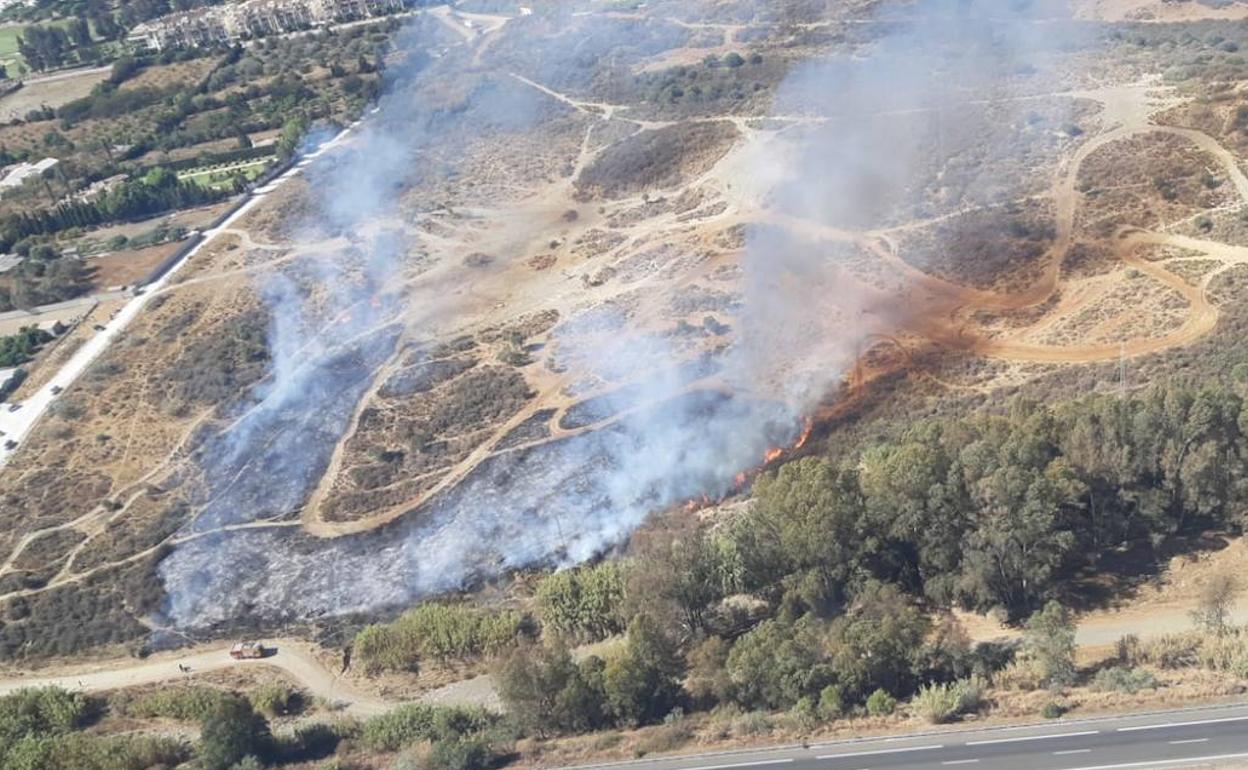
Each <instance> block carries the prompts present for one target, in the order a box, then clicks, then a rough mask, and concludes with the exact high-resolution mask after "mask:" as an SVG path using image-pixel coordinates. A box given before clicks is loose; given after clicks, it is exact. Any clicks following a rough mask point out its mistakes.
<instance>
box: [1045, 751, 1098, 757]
mask: <svg viewBox="0 0 1248 770" xmlns="http://www.w3.org/2000/svg"><path fill="white" fill-rule="evenodd" d="M1091 753H1092V749H1066V750H1065V751H1055V752H1053V756H1055V757H1064V756H1066V755H1067V754H1091Z"/></svg>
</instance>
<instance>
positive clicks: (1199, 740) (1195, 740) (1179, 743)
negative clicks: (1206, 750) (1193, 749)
mask: <svg viewBox="0 0 1248 770" xmlns="http://www.w3.org/2000/svg"><path fill="white" fill-rule="evenodd" d="M1208 742H1209V739H1208V738H1188V739H1187V740H1185V741H1170V745H1171V746H1182V745H1183V744H1185V743H1208Z"/></svg>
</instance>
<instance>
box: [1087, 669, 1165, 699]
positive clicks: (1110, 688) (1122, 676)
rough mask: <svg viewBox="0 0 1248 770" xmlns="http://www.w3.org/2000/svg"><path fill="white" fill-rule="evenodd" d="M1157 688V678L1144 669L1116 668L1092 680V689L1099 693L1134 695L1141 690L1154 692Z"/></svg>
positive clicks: (1103, 670) (1102, 671)
mask: <svg viewBox="0 0 1248 770" xmlns="http://www.w3.org/2000/svg"><path fill="white" fill-rule="evenodd" d="M1156 687H1157V677H1155V676H1153V675H1152V674H1151V673H1150V672H1149V671H1147V670H1145V669H1142V668H1130V667H1127V666H1114V667H1112V668H1104V669H1101V670H1100V671H1098V672H1096V676H1095V677H1094V678H1093V680H1092V689H1093V690H1096V691H1097V692H1125V693H1130V694H1132V695H1134V694H1135V693H1137V692H1139V691H1140V690H1153V689H1156Z"/></svg>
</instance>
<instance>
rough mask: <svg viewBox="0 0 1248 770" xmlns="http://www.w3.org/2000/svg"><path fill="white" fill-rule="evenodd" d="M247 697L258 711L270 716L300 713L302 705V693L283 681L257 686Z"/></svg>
mask: <svg viewBox="0 0 1248 770" xmlns="http://www.w3.org/2000/svg"><path fill="white" fill-rule="evenodd" d="M247 699H248V700H250V701H251V706H252V708H254V709H255V710H256V711H259V712H260V713H261V714H264V715H265V716H268V717H276V716H283V715H286V714H295V713H298V712H299V710H300V707H301V706H302V702H303V697H302V694H301V693H300V692H299V691H298V690H296V689H293V688H291V687H289V686H287V685H285V684H282V683H281V682H270V683H268V684H265V685H261V686H260V687H257V688H256V689H255V690H252V691H251V693H250V694H248V696H247Z"/></svg>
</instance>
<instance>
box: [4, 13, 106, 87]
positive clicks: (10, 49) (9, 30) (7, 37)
mask: <svg viewBox="0 0 1248 770" xmlns="http://www.w3.org/2000/svg"><path fill="white" fill-rule="evenodd" d="M68 24H69V20H68V19H58V20H56V21H45V22H40V25H41V26H53V27H64V26H66V25H68ZM30 26H32V25H30V24H20V23H9V24H0V64H4V65H6V66H9V67H11V66H12V65H14V64H25V62H24V61H22V55H21V54H20V53H18V50H17V39H18V38H19V37H21V34H22V31H23V30H25V29H26V28H27V27H30ZM91 36H92V37H93V38H94V39H95V40H96V41H97V42H99V38H98V37H96V36H95V30H94V29H93V30H92V31H91ZM16 74H18V73H16V72H13V71H10V72H9V77H12V76H14V75H16Z"/></svg>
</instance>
